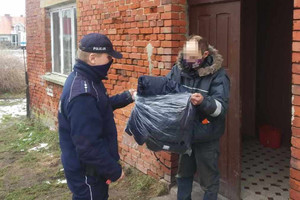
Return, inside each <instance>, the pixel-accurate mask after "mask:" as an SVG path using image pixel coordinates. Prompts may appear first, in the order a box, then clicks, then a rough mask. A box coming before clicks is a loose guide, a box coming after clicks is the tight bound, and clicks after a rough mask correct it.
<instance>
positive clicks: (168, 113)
mask: <svg viewBox="0 0 300 200" xmlns="http://www.w3.org/2000/svg"><path fill="white" fill-rule="evenodd" d="M190 95H191V94H190V93H188V92H187V89H186V88H185V87H183V86H181V85H180V84H178V83H176V82H175V81H172V80H169V79H168V78H166V77H152V76H141V77H140V78H139V80H138V89H137V98H136V100H135V107H134V109H133V110H132V112H131V116H130V118H129V120H128V122H127V126H126V129H125V131H126V132H127V133H128V134H129V135H133V137H134V139H135V140H136V142H137V143H138V144H139V145H143V144H144V143H146V145H147V147H148V148H149V149H150V150H152V151H160V150H166V151H170V152H175V153H184V152H186V151H187V150H188V149H190V144H191V138H192V130H191V129H192V123H193V121H194V117H195V108H194V106H192V104H191V103H190Z"/></svg>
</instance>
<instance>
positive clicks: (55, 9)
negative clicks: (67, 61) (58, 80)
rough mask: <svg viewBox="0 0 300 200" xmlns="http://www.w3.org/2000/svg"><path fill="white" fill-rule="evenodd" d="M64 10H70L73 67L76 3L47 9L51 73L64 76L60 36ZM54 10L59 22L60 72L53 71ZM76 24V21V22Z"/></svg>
mask: <svg viewBox="0 0 300 200" xmlns="http://www.w3.org/2000/svg"><path fill="white" fill-rule="evenodd" d="M65 10H71V12H72V14H71V28H72V44H71V45H72V66H71V68H73V65H74V64H75V58H76V42H77V41H75V38H77V37H76V35H75V28H77V27H75V20H76V19H74V12H76V4H69V5H65V6H60V7H57V8H52V9H50V10H49V12H50V22H51V27H50V29H51V56H52V58H51V60H52V73H53V74H57V75H61V76H65V77H67V76H68V74H64V73H63V72H64V67H65V66H64V49H63V39H62V36H63V33H62V32H63V20H62V12H63V11H65ZM55 12H58V16H59V24H60V27H59V35H60V50H61V52H60V63H61V66H60V71H61V73H58V72H55V71H54V44H53V43H54V34H53V13H55ZM76 16H77V13H76ZM76 24H77V23H76Z"/></svg>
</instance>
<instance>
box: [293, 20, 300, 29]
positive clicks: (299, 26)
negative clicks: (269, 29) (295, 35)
mask: <svg viewBox="0 0 300 200" xmlns="http://www.w3.org/2000/svg"><path fill="white" fill-rule="evenodd" d="M293 30H295V31H299V30H300V20H294V23H293Z"/></svg>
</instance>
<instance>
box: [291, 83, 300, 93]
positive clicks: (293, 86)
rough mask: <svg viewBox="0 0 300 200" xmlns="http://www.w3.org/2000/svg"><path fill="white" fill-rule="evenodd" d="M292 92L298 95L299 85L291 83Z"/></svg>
mask: <svg viewBox="0 0 300 200" xmlns="http://www.w3.org/2000/svg"><path fill="white" fill-rule="evenodd" d="M292 93H293V94H296V95H300V86H298V85H292Z"/></svg>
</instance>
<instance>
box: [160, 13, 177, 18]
mask: <svg viewBox="0 0 300 200" xmlns="http://www.w3.org/2000/svg"><path fill="white" fill-rule="evenodd" d="M161 19H179V14H178V13H162V14H161Z"/></svg>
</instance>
